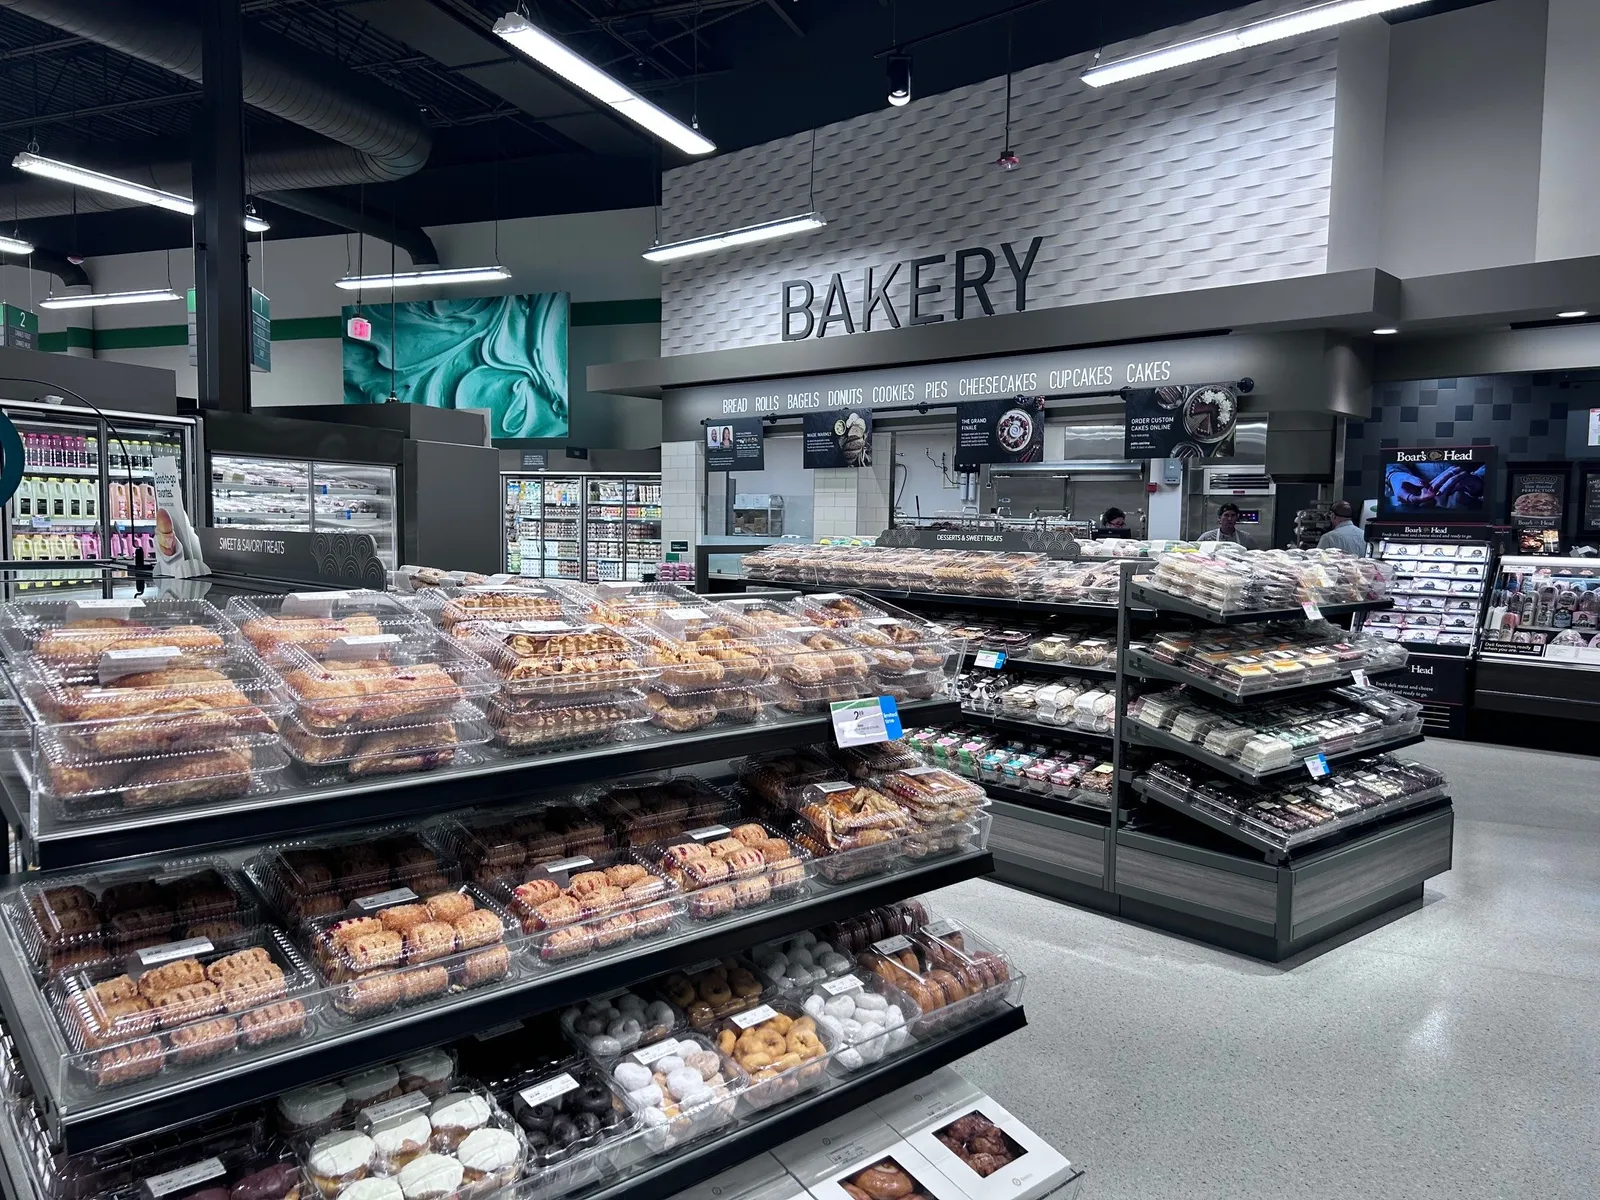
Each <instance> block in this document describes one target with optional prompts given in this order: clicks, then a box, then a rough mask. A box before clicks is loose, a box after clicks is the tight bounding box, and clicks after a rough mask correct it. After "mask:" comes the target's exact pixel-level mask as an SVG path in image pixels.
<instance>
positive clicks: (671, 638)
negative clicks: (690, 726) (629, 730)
mask: <svg viewBox="0 0 1600 1200" xmlns="http://www.w3.org/2000/svg"><path fill="white" fill-rule="evenodd" d="M636 633H637V636H638V637H639V639H640V641H641V642H642V643H643V644H644V646H645V647H646V653H647V654H648V659H647V661H648V662H649V663H650V664H651V665H652V666H653V667H655V668H657V673H656V675H655V678H654V680H653V681H652V686H653V687H654V688H655V689H656V690H658V691H662V692H666V693H669V694H670V693H676V692H697V691H704V690H706V689H708V688H716V687H731V686H740V685H742V686H752V685H755V684H759V683H762V682H764V681H765V680H766V679H768V678H769V677H770V676H771V675H772V672H773V668H774V667H775V665H776V664H777V662H778V661H779V660H780V659H781V658H783V657H784V656H785V655H787V654H788V653H789V652H790V650H791V648H792V647H791V645H790V643H789V641H788V640H787V639H786V638H785V637H783V636H782V635H781V634H777V633H755V632H747V631H745V629H744V627H743V625H742V623H741V622H740V621H739V620H738V619H737V618H736V617H735V616H734V614H731V613H727V612H724V611H721V610H719V609H718V608H717V607H716V606H715V605H714V604H710V603H702V604H698V605H693V606H688V605H680V606H677V607H674V608H664V609H661V610H659V611H658V612H656V613H654V614H653V615H652V616H651V618H650V620H649V622H648V623H647V624H642V625H640V626H639V627H638V629H637V630H636Z"/></svg>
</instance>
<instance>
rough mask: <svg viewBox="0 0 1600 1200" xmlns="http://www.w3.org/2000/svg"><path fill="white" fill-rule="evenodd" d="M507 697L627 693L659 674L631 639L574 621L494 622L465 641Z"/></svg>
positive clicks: (596, 626)
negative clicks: (497, 679)
mask: <svg viewBox="0 0 1600 1200" xmlns="http://www.w3.org/2000/svg"><path fill="white" fill-rule="evenodd" d="M467 644H468V645H470V646H471V647H472V648H473V649H474V650H475V651H477V653H478V654H480V655H482V657H483V658H484V659H485V660H486V661H487V662H488V663H489V666H490V668H491V669H492V671H493V672H494V674H495V675H496V676H497V677H498V678H499V680H500V686H501V689H502V692H503V694H505V695H508V696H560V697H577V696H590V697H604V696H611V695H617V694H619V693H621V694H629V693H632V692H633V691H635V690H636V689H638V688H639V687H641V686H643V685H644V684H645V683H646V682H648V681H649V680H650V679H653V678H654V677H655V676H656V675H657V674H658V673H659V671H658V668H656V667H654V666H651V665H649V662H648V656H647V652H646V649H645V647H644V646H643V645H641V644H640V643H639V642H638V640H637V639H635V638H634V637H633V636H632V635H630V634H627V633H624V632H623V631H622V630H619V629H614V628H611V627H609V626H606V625H600V624H584V623H581V622H578V621H573V620H560V621H519V622H508V623H504V624H494V625H489V626H486V627H484V628H483V629H481V630H478V631H477V632H476V633H475V634H474V636H473V637H471V638H469V639H467Z"/></svg>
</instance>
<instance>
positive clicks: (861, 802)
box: [795, 783, 917, 883]
mask: <svg viewBox="0 0 1600 1200" xmlns="http://www.w3.org/2000/svg"><path fill="white" fill-rule="evenodd" d="M916 828H917V825H916V822H915V821H913V820H912V819H911V818H910V817H909V816H907V815H906V813H905V811H904V810H903V809H902V808H901V807H900V805H898V804H896V803H895V802H894V801H893V800H892V799H890V798H889V797H888V796H887V795H885V794H884V793H882V792H880V791H878V790H877V789H876V788H872V787H869V786H867V785H866V784H863V783H816V784H812V785H811V786H809V787H808V788H806V790H805V794H804V796H803V797H802V800H801V804H800V808H799V814H798V820H797V821H796V824H795V831H796V834H797V836H798V837H799V838H800V840H801V844H802V845H803V846H804V847H805V848H806V849H807V850H809V851H810V852H811V855H812V858H813V861H814V867H815V870H816V872H817V873H818V874H820V875H821V876H822V877H823V878H825V879H827V880H828V881H829V882H830V883H844V882H846V881H848V880H851V879H860V878H864V877H865V876H868V875H876V874H880V873H882V872H884V871H887V870H889V869H890V868H891V867H893V866H894V864H895V862H896V861H897V860H898V859H899V858H900V856H901V853H902V849H903V847H902V843H903V840H904V839H905V837H906V836H907V835H908V834H910V833H913V832H915V831H916Z"/></svg>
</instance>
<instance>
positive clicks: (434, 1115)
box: [428, 1092, 489, 1150]
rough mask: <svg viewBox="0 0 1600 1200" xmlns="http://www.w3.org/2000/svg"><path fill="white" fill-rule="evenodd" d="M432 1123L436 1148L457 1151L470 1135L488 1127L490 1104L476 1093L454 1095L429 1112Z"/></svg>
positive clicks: (446, 1097) (434, 1103)
mask: <svg viewBox="0 0 1600 1200" xmlns="http://www.w3.org/2000/svg"><path fill="white" fill-rule="evenodd" d="M428 1120H429V1121H431V1122H432V1123H433V1148H434V1149H435V1150H454V1149H455V1148H456V1147H457V1146H459V1145H460V1144H461V1141H462V1139H463V1138H465V1137H466V1136H467V1134H469V1133H472V1132H474V1131H475V1130H479V1129H482V1128H483V1127H484V1126H485V1125H487V1124H488V1123H489V1102H488V1101H487V1100H485V1099H484V1098H483V1097H482V1096H479V1095H477V1094H476V1093H474V1092H451V1093H450V1094H449V1095H447V1096H444V1097H442V1098H440V1099H438V1100H435V1101H434V1102H433V1107H432V1108H430V1109H428Z"/></svg>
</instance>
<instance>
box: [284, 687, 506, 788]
mask: <svg viewBox="0 0 1600 1200" xmlns="http://www.w3.org/2000/svg"><path fill="white" fill-rule="evenodd" d="M492 736H493V730H492V729H491V727H490V724H489V722H488V720H487V718H486V717H485V716H484V713H483V711H482V710H481V709H479V708H477V707H476V706H474V705H473V704H470V703H468V702H466V701H462V702H460V703H458V704H456V705H454V706H453V707H451V708H449V709H448V710H445V711H440V712H434V713H432V714H430V715H428V716H426V717H422V716H415V717H406V718H401V719H399V720H397V721H396V722H395V723H394V724H391V725H384V726H379V727H376V728H362V729H342V730H329V729H321V728H318V727H316V726H314V725H307V724H306V723H305V721H304V720H302V717H301V714H300V713H299V712H291V713H289V715H288V716H286V717H285V718H284V721H283V744H284V746H285V747H286V748H287V749H288V751H289V754H290V756H291V757H292V758H293V759H294V760H295V762H296V763H297V764H298V765H299V768H300V773H301V774H302V775H303V776H304V777H305V778H306V779H308V780H310V781H312V782H315V783H322V782H325V781H328V780H336V779H366V778H369V777H372V776H377V775H409V774H413V773H416V772H419V771H433V770H437V769H438V768H440V767H448V766H464V765H467V764H469V763H472V762H476V761H479V757H478V756H477V755H476V754H475V748H476V747H478V746H482V745H483V744H484V743H486V742H488V741H489V740H490V739H491V737H492Z"/></svg>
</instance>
